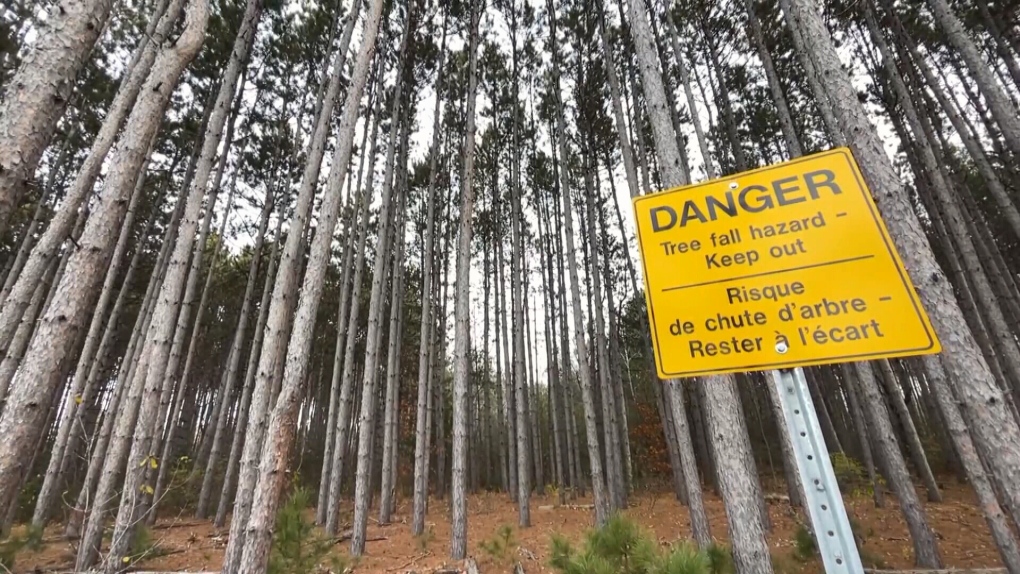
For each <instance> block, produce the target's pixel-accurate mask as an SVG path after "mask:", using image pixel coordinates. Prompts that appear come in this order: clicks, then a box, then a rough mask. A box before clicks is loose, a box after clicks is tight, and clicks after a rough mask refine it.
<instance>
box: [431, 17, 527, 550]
mask: <svg viewBox="0 0 1020 574" xmlns="http://www.w3.org/2000/svg"><path fill="white" fill-rule="evenodd" d="M475 4H476V3H475V2H471V3H470V4H469V7H468V10H469V11H470V13H471V28H470V40H469V46H468V50H469V52H468V91H467V111H466V122H467V125H466V126H465V128H464V172H463V174H462V175H461V187H460V228H459V233H458V235H457V242H458V243H457V291H456V294H455V295H454V296H455V298H456V299H455V303H454V311H453V313H454V334H453V341H454V349H453V356H454V369H453V472H452V476H453V478H452V480H451V486H452V493H451V495H450V505H451V507H452V514H453V520H452V521H453V526H452V528H453V534H452V536H451V539H450V558H452V559H454V560H462V559H463V558H464V557H465V555H466V554H467V523H468V520H467V493H466V492H465V490H466V489H465V483H466V477H465V467H466V466H467V440H468V437H467V416H468V413H467V412H466V411H467V409H468V404H467V402H468V401H467V394H468V378H469V377H470V375H471V373H470V369H471V309H470V307H471V235H472V227H473V226H472V215H473V213H474V207H475V205H474V204H475V185H474V170H475V100H476V97H477V94H478V42H479V38H478V37H479V31H478V23H479V21H480V20H481V14H482V8H483V6H484V5H482V6H476V5H475ZM516 48H517V47H516V45H515V46H514V51H515V52H516ZM437 127H438V126H437ZM518 420H519V419H518ZM525 483H526V481H525ZM523 500H524V503H523V506H518V510H519V512H520V513H521V514H520V520H521V526H528V521H529V519H528V514H527V511H528V507H527V500H528V499H527V493H524V496H523Z"/></svg>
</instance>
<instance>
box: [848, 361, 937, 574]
mask: <svg viewBox="0 0 1020 574" xmlns="http://www.w3.org/2000/svg"><path fill="white" fill-rule="evenodd" d="M854 370H855V371H856V374H857V385H858V389H859V390H860V393H861V398H862V399H863V401H862V404H863V406H864V415H865V417H866V419H867V421H868V427H869V428H870V429H871V431H872V434H871V439H872V441H874V443H875V445H876V446H877V447H878V448H877V452H878V457H879V460H880V461H881V462H882V468H883V469H885V474H886V478H888V479H889V486H890V487H892V489H893V491H894V492H895V493H896V498H897V499H898V500H899V503H900V511H901V512H902V513H903V517H904V519H906V522H907V526H908V527H909V529H910V537H911V539H912V540H913V543H914V561H915V563H916V564H917V566H919V567H922V568H941V567H942V559H941V557H940V556H939V551H938V544H937V543H936V541H935V534H934V533H933V532H932V530H931V527H929V526H928V518H927V516H926V515H925V512H924V508H923V507H922V506H921V503H920V501H919V500H918V499H917V493H916V491H915V490H914V485H913V484H912V483H911V481H910V474H909V472H908V471H907V465H906V463H905V462H904V460H903V455H902V454H901V453H900V446H899V443H898V442H897V440H896V434H895V433H894V432H893V427H892V421H890V420H889V413H888V412H887V411H886V409H885V400H884V399H883V398H882V394H881V391H880V390H879V388H878V383H877V382H875V376H874V374H873V372H872V369H871V366H870V365H869V364H867V363H859V364H856V365H855V369H854Z"/></svg>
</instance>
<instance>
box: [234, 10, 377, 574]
mask: <svg viewBox="0 0 1020 574" xmlns="http://www.w3.org/2000/svg"><path fill="white" fill-rule="evenodd" d="M382 4H383V2H382V0H373V1H372V3H371V4H370V7H369V12H368V13H367V15H366V20H365V26H364V32H363V37H362V43H361V47H360V49H359V51H358V55H357V59H356V61H355V66H354V70H353V72H352V74H351V85H350V87H349V88H348V90H347V98H346V101H345V102H344V109H343V114H342V116H341V120H340V128H339V130H338V132H337V149H336V151H335V152H334V154H333V158H332V161H331V162H330V177H329V182H328V184H327V191H326V196H325V198H324V201H323V205H322V209H321V213H320V222H319V225H320V226H321V227H320V228H319V230H318V231H319V233H317V234H316V236H315V239H314V240H313V242H312V253H311V256H310V261H309V265H308V272H307V274H306V275H305V280H304V284H303V285H302V289H301V297H300V299H299V302H298V310H297V314H296V316H295V318H294V325H295V328H294V330H293V333H292V335H291V341H290V343H289V344H288V347H287V368H286V369H285V371H284V376H283V380H284V383H283V385H282V386H281V393H280V396H279V398H278V399H277V402H276V406H275V407H274V409H273V412H272V416H271V417H270V419H269V421H268V425H267V427H266V431H265V433H259V434H262V435H263V436H264V438H265V440H264V444H263V445H261V447H262V448H261V449H259V450H261V453H262V456H261V461H260V462H259V467H258V482H257V483H255V489H254V492H253V493H252V497H251V500H252V503H251V510H250V512H249V513H245V514H247V515H248V516H247V520H246V521H245V524H244V525H243V526H241V527H239V528H238V530H239V532H244V535H243V539H244V540H243V544H244V552H243V554H242V556H241V558H240V561H239V562H236V563H232V564H231V567H232V568H236V570H237V572H239V573H245V574H247V573H251V574H254V573H257V572H262V571H263V570H264V569H265V567H266V562H267V561H268V559H269V549H270V539H271V536H272V528H273V524H274V523H275V520H276V510H277V508H278V506H279V502H280V500H279V499H280V493H281V489H282V487H283V480H284V478H285V472H284V471H285V470H286V469H287V467H288V466H289V455H290V447H291V444H292V443H293V440H294V418H295V415H296V408H297V407H298V406H299V397H300V391H301V387H302V382H303V380H304V378H305V377H304V375H305V373H306V372H307V354H308V351H309V347H310V345H311V334H312V328H313V326H312V321H313V320H314V317H315V312H316V310H317V307H318V303H319V296H320V295H321V292H322V291H321V290H322V277H323V276H324V274H325V271H326V261H327V260H328V258H329V251H330V249H329V248H330V244H331V243H332V235H333V229H334V227H335V225H336V216H337V210H338V209H339V202H340V184H341V183H342V181H343V174H344V173H346V171H347V167H348V163H349V162H350V157H351V148H352V143H353V139H354V127H355V122H356V121H357V118H358V108H359V106H360V103H361V96H362V94H363V92H364V89H365V84H366V83H367V81H368V68H369V64H370V63H371V60H372V56H373V55H374V53H375V43H376V42H375V41H376V35H377V33H378V31H379V19H380V16H381V14H382V8H383V6H382ZM322 119H323V118H320V121H321V120H322ZM310 183H311V182H310ZM289 239H290V238H289V237H288V243H289ZM289 246H290V245H288V247H289ZM282 283H285V281H278V282H277V285H276V287H277V288H279V287H281V284H282ZM276 291H279V289H276ZM289 292H293V290H290V291H289ZM284 293H285V292H280V295H281V296H282V295H284ZM274 299H276V297H274ZM270 327H271V328H272V327H273V325H270ZM281 335H282V333H281ZM369 340H371V338H370V339H369ZM267 351H269V352H268V353H267ZM267 354H270V355H271V354H273V352H272V350H271V349H264V350H263V359H265V358H266V355H267ZM260 362H261V361H260ZM366 364H367V363H366ZM260 370H261V369H260ZM366 370H367V369H366ZM259 438H260V439H261V438H262V437H259ZM256 446H258V445H256ZM245 450H248V449H247V448H246V449H245ZM251 478H254V473H253V476H252V477H251ZM241 490H243V489H239V492H240V491H241ZM234 520H237V516H236V515H235V517H234ZM231 530H232V531H233V530H234V528H233V527H232V528H231ZM241 542H242V541H240V540H237V541H235V538H234V537H233V536H231V541H230V544H231V545H234V544H240V543H241ZM225 566H226V564H225ZM224 569H225V570H226V569H227V568H224Z"/></svg>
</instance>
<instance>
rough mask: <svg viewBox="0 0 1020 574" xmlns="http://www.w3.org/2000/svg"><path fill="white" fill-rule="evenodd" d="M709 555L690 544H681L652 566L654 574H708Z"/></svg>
mask: <svg viewBox="0 0 1020 574" xmlns="http://www.w3.org/2000/svg"><path fill="white" fill-rule="evenodd" d="M709 567H710V564H709V561H708V555H707V554H705V553H704V552H701V551H699V550H698V549H697V548H695V547H693V546H691V545H690V544H686V543H685V544H679V545H677V546H675V547H674V548H673V550H672V551H671V552H670V553H669V554H667V555H665V556H663V557H662V558H661V559H660V560H659V561H658V563H657V564H656V565H655V567H654V568H652V571H651V572H652V574H706V573H707V572H709Z"/></svg>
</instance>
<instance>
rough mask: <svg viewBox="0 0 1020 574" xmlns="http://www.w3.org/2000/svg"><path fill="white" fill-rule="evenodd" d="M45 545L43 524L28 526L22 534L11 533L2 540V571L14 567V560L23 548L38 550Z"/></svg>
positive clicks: (0, 565) (0, 556)
mask: <svg viewBox="0 0 1020 574" xmlns="http://www.w3.org/2000/svg"><path fill="white" fill-rule="evenodd" d="M42 546H43V529H42V527H41V526H28V527H27V528H26V529H25V530H24V532H23V533H21V534H11V535H10V536H8V537H7V539H6V540H4V541H2V542H0V571H4V572H6V571H10V570H13V569H14V561H15V559H16V558H17V555H18V554H19V553H21V551H22V550H26V549H27V550H30V551H32V552H38V551H39V550H41V549H42Z"/></svg>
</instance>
